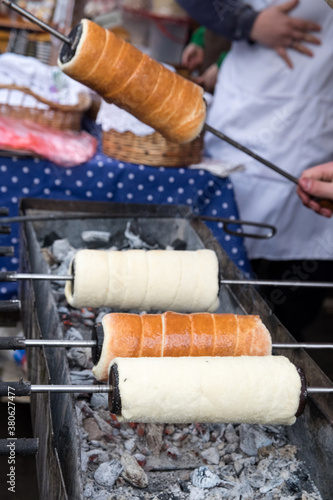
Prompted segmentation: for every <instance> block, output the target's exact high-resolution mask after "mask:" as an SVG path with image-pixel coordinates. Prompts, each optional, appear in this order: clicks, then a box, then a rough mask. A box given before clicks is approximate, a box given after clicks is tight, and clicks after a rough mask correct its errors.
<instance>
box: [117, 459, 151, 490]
mask: <svg viewBox="0 0 333 500" xmlns="http://www.w3.org/2000/svg"><path fill="white" fill-rule="evenodd" d="M120 462H121V465H122V466H123V471H122V472H121V475H122V477H123V478H124V479H125V480H126V481H127V482H129V483H130V484H131V485H132V486H135V487H136V488H147V486H148V476H147V474H146V473H145V471H144V470H143V468H142V467H141V466H140V465H139V464H138V462H137V461H136V459H135V458H134V457H132V455H129V454H128V453H124V454H123V455H122V456H121V459H120Z"/></svg>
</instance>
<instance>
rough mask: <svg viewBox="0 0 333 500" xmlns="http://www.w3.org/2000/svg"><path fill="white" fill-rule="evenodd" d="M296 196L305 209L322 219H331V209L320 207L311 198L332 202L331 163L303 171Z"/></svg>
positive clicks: (332, 175)
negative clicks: (320, 216) (315, 213)
mask: <svg viewBox="0 0 333 500" xmlns="http://www.w3.org/2000/svg"><path fill="white" fill-rule="evenodd" d="M297 194H298V196H299V197H300V198H301V200H302V202H303V205H305V206H306V207H308V208H311V210H314V211H315V212H317V213H318V214H320V215H323V216H324V217H332V213H333V211H332V209H331V208H330V207H325V208H324V207H322V206H321V205H320V204H319V202H318V201H316V200H314V199H313V196H316V197H318V198H323V199H325V200H333V162H330V163H324V164H323V165H317V166H316V167H312V168H309V169H307V170H305V171H304V172H303V173H302V175H301V178H300V180H299V183H298V186H297Z"/></svg>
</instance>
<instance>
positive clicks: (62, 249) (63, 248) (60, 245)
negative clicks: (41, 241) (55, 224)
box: [51, 238, 74, 263]
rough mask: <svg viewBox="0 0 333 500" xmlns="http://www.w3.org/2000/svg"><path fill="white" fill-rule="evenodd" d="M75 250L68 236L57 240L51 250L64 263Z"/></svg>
mask: <svg viewBox="0 0 333 500" xmlns="http://www.w3.org/2000/svg"><path fill="white" fill-rule="evenodd" d="M73 251H74V249H73V247H72V246H71V244H70V243H69V241H68V239H67V238H64V239H62V240H55V241H54V242H53V244H52V246H51V252H52V255H53V257H54V258H55V260H56V261H57V262H59V263H62V262H64V261H65V260H66V258H67V257H68V255H69V254H71V253H72V252H73Z"/></svg>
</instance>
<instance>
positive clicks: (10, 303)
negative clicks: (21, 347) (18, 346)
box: [0, 300, 21, 338]
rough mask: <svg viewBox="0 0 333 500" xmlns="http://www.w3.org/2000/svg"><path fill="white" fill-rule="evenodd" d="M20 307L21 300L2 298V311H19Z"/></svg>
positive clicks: (0, 307) (0, 302)
mask: <svg viewBox="0 0 333 500" xmlns="http://www.w3.org/2000/svg"><path fill="white" fill-rule="evenodd" d="M20 309H21V302H20V301H19V300H0V313H17V312H19V311H20ZM2 338H3V337H2Z"/></svg>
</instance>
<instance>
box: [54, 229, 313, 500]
mask: <svg viewBox="0 0 333 500" xmlns="http://www.w3.org/2000/svg"><path fill="white" fill-rule="evenodd" d="M126 234H127V235H128V237H129V238H126V236H125V235H124V234H116V235H113V236H111V241H110V246H111V244H115V245H116V247H117V249H119V250H121V249H124V248H136V247H137V246H138V247H139V248H153V247H154V242H143V241H142V240H141V238H140V237H139V235H138V234H136V231H135V228H134V227H132V226H129V225H128V227H127V230H126ZM140 240H141V241H140ZM183 243H184V245H185V248H186V243H185V242H181V241H180V242H177V246H176V244H175V246H174V247H173V248H174V249H175V248H178V247H179V248H180V246H183ZM57 246H59V247H60V248H61V244H60V243H59V244H57V245H54V244H53V247H57ZM182 249H184V248H182ZM75 251H76V249H74V251H73V249H69V254H68V255H66V257H65V261H66V264H63V265H64V266H65V267H66V269H68V265H69V260H70V258H71V257H72V255H73V252H75ZM57 255H59V253H58V254H57ZM48 258H49V259H50V260H51V261H52V260H57V259H58V257H57V258H53V257H52V256H48ZM52 272H53V273H57V274H60V273H61V274H67V270H66V271H65V270H64V268H62V264H61V265H60V266H58V268H57V269H55V268H54V269H52ZM59 283H60V282H59ZM61 286H62V288H63V286H64V285H63V282H62V283H61ZM52 287H53V290H54V293H55V298H56V300H57V301H58V304H59V309H58V310H59V317H60V320H61V321H62V324H63V328H64V332H65V334H67V335H66V336H67V337H68V338H80V337H81V338H83V339H90V338H91V326H92V325H93V324H94V323H96V322H100V321H101V319H102V317H103V316H104V315H105V314H107V313H108V312H111V310H110V309H107V308H103V309H96V310H94V309H86V310H84V311H83V314H82V313H81V311H79V310H76V309H72V308H71V307H69V306H68V305H67V303H66V301H65V298H64V295H63V292H62V291H61V290H60V288H59V286H58V285H57V284H56V285H53V283H52ZM66 351H68V352H69V357H70V358H71V359H70V362H71V363H72V362H73V364H75V366H72V369H71V378H72V382H73V383H75V384H93V383H95V379H94V377H93V374H92V371H91V369H90V368H91V367H89V368H87V367H86V368H84V367H82V366H80V361H79V364H77V363H75V359H74V357H73V356H72V353H71V350H66ZM90 356H91V354H90ZM90 356H89V355H88V353H87V357H89V362H90V363H91V358H90ZM75 401H76V412H77V416H78V419H77V420H78V425H79V432H78V434H79V439H80V447H81V454H82V460H81V462H82V479H83V485H84V498H87V499H90V500H220V499H222V498H228V499H235V500H236V499H237V500H256V499H264V500H322V498H321V496H320V494H319V492H318V490H317V489H316V487H315V485H314V484H313V482H312V481H311V479H310V477H309V473H308V471H307V469H306V467H305V465H304V463H303V462H301V461H299V460H298V459H297V457H296V453H297V449H296V447H295V446H293V445H291V444H289V443H288V440H287V438H286V434H285V429H284V428H283V427H275V426H261V425H244V424H243V425H233V424H228V425H226V424H221V425H219V424H199V423H197V424H191V425H174V424H172V423H171V424H168V425H157V424H128V423H122V424H120V423H119V422H117V421H115V420H114V419H113V417H112V416H111V414H110V412H109V411H108V410H107V394H93V395H87V394H85V395H82V394H81V395H75Z"/></svg>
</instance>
